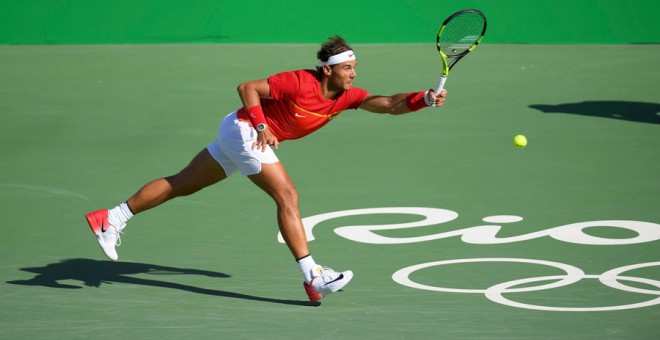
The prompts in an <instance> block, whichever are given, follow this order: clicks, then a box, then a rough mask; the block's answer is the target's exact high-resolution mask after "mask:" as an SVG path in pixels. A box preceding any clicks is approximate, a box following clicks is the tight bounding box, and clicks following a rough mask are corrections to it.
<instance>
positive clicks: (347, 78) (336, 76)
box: [329, 60, 357, 91]
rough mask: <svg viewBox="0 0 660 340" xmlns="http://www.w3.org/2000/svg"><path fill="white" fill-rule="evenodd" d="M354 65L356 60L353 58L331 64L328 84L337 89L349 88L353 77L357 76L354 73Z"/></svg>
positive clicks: (345, 89)
mask: <svg viewBox="0 0 660 340" xmlns="http://www.w3.org/2000/svg"><path fill="white" fill-rule="evenodd" d="M356 66H357V61H355V60H350V61H345V62H343V63H341V64H337V65H333V66H332V67H331V72H330V81H329V84H330V85H331V86H332V87H333V88H335V89H337V90H344V91H347V90H349V89H350V88H351V86H353V79H354V78H355V77H356V76H357V74H356V73H355V67H356Z"/></svg>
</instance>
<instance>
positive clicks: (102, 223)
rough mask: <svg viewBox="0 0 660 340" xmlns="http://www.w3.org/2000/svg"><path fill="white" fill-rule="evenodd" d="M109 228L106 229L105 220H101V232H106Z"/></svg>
mask: <svg viewBox="0 0 660 340" xmlns="http://www.w3.org/2000/svg"><path fill="white" fill-rule="evenodd" d="M106 230H108V229H105V221H103V222H101V232H102V233H105V231H106Z"/></svg>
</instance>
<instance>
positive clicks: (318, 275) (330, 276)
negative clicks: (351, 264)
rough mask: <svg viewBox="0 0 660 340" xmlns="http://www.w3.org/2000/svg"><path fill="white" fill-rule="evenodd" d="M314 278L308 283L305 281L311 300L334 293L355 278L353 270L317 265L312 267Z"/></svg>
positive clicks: (304, 285)
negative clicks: (341, 270)
mask: <svg viewBox="0 0 660 340" xmlns="http://www.w3.org/2000/svg"><path fill="white" fill-rule="evenodd" d="M312 272H313V276H314V278H313V279H312V282H310V283H309V284H307V282H303V287H305V292H307V296H308V297H309V301H312V302H317V301H320V300H321V299H323V298H324V297H325V296H326V295H328V294H329V293H334V292H336V291H338V290H340V289H342V288H344V286H346V285H347V284H348V282H350V281H351V279H352V278H353V272H352V271H350V270H347V271H343V272H336V271H334V270H332V269H330V268H323V267H321V266H316V267H315V268H314V269H312Z"/></svg>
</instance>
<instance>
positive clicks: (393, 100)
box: [360, 90, 447, 115]
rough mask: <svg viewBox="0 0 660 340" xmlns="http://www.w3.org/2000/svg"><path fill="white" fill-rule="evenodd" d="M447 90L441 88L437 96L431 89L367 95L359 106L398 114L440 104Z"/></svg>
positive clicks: (379, 111) (376, 111)
mask: <svg viewBox="0 0 660 340" xmlns="http://www.w3.org/2000/svg"><path fill="white" fill-rule="evenodd" d="M446 96H447V91H445V90H442V92H440V95H439V96H436V95H435V93H434V92H433V90H429V91H423V92H418V93H416V92H411V93H397V94H394V95H391V96H380V95H369V96H367V98H365V99H364V100H363V101H362V104H360V108H361V109H363V110H367V111H369V112H375V113H388V114H392V115H400V114H404V113H409V112H413V111H417V110H420V109H422V108H425V107H427V106H429V104H434V106H436V107H439V106H442V104H444V102H445V97H446Z"/></svg>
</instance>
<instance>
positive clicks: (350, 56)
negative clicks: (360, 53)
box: [319, 50, 355, 66]
mask: <svg viewBox="0 0 660 340" xmlns="http://www.w3.org/2000/svg"><path fill="white" fill-rule="evenodd" d="M349 60H355V53H353V51H352V50H348V51H344V52H342V53H339V54H335V55H333V56H332V57H330V58H328V61H320V60H319V65H320V66H323V65H328V66H332V65H337V64H341V63H343V62H345V61H349Z"/></svg>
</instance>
